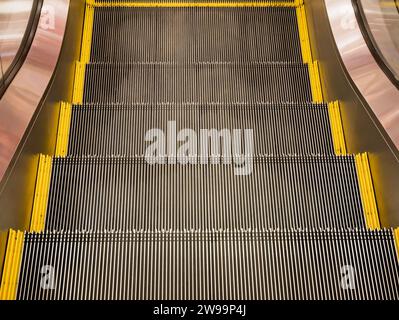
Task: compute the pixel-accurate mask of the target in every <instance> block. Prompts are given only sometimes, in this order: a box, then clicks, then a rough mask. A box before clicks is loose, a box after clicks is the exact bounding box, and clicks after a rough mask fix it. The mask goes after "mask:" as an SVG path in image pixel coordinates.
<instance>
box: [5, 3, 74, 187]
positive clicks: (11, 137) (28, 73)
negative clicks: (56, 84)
mask: <svg viewBox="0 0 399 320" xmlns="http://www.w3.org/2000/svg"><path fill="white" fill-rule="evenodd" d="M68 7H69V0H45V1H44V3H43V8H42V16H41V18H40V21H39V26H38V30H37V32H36V35H35V38H34V40H33V43H32V46H31V48H30V51H29V53H28V56H27V58H26V60H25V63H24V64H23V66H22V67H21V69H20V71H19V72H18V74H17V76H16V77H15V78H14V81H13V82H12V83H11V85H10V86H9V88H8V89H7V91H6V93H5V94H4V96H3V97H2V99H1V100H0V180H1V179H2V178H3V176H4V173H5V172H6V170H7V168H8V166H9V165H10V163H11V160H12V158H13V156H14V154H15V152H16V150H17V148H18V145H19V144H20V142H21V139H22V138H23V136H24V134H25V132H26V130H27V128H28V125H29V123H30V121H31V120H32V118H33V116H34V114H35V111H36V109H37V107H38V106H39V104H40V101H41V99H42V98H43V95H44V93H45V91H46V88H47V86H48V85H49V82H50V79H51V77H52V75H53V73H54V70H55V67H56V64H57V61H58V57H59V54H60V50H61V45H62V42H63V36H64V32H65V26H66V21H67V14H68Z"/></svg>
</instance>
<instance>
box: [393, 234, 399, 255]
mask: <svg viewBox="0 0 399 320" xmlns="http://www.w3.org/2000/svg"><path fill="white" fill-rule="evenodd" d="M393 237H394V239H395V245H396V253H397V257H398V262H399V228H396V229H395V230H393Z"/></svg>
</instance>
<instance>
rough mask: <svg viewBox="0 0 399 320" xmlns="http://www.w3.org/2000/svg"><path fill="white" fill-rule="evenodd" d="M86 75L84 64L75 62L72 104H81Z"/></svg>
mask: <svg viewBox="0 0 399 320" xmlns="http://www.w3.org/2000/svg"><path fill="white" fill-rule="evenodd" d="M85 73H86V64H85V63H82V62H80V61H76V67H75V80H74V85H73V97H72V103H73V104H81V103H82V102H83V90H84V81H85Z"/></svg>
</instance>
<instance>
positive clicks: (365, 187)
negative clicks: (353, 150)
mask: <svg viewBox="0 0 399 320" xmlns="http://www.w3.org/2000/svg"><path fill="white" fill-rule="evenodd" d="M355 163H356V169H357V176H358V181H359V188H360V195H361V198H362V204H363V211H364V217H365V222H366V226H367V228H368V229H370V230H378V229H381V226H380V219H379V216H378V209H377V202H376V198H375V193H374V187H373V180H372V177H371V171H370V164H369V160H368V156H367V153H362V154H358V155H356V156H355Z"/></svg>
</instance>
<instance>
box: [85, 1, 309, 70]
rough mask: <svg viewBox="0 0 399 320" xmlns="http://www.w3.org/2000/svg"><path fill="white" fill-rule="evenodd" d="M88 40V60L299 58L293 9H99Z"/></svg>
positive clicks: (151, 60) (242, 60) (285, 59)
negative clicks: (90, 42) (90, 43)
mask: <svg viewBox="0 0 399 320" xmlns="http://www.w3.org/2000/svg"><path fill="white" fill-rule="evenodd" d="M137 39H140V40H139V41H138V40H137ZM92 44H93V46H92V52H91V61H92V62H115V61H118V62H144V61H146V62H153V61H156V62H209V61H219V62H225V61H239V62H248V61H293V62H301V61H302V55H301V46H300V41H299V32H298V23H297V16H296V9H295V8H294V7H292V8H288V7H287V8H284V7H268V8H264V7H248V8H240V9H239V10H237V8H118V7H116V8H114V7H112V8H110V7H108V8H97V9H96V10H95V16H94V26H93V40H92Z"/></svg>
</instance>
